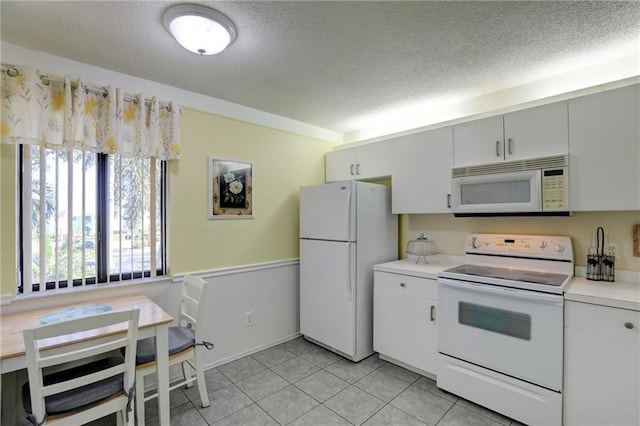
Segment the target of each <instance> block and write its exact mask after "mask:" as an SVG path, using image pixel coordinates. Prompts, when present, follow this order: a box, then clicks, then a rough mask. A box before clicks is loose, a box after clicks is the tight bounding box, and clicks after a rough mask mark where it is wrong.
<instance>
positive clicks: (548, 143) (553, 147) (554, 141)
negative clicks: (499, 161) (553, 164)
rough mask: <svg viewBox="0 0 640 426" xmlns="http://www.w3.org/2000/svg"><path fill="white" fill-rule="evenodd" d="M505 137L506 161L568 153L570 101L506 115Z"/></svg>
mask: <svg viewBox="0 0 640 426" xmlns="http://www.w3.org/2000/svg"><path fill="white" fill-rule="evenodd" d="M504 137H505V142H504V158H505V160H507V161H514V160H524V159H526V158H537V157H549V156H552V155H565V154H567V153H568V152H569V119H568V116H567V102H557V103H554V104H549V105H543V106H539V107H535V108H529V109H525V110H522V111H516V112H512V113H509V114H506V115H505V116H504Z"/></svg>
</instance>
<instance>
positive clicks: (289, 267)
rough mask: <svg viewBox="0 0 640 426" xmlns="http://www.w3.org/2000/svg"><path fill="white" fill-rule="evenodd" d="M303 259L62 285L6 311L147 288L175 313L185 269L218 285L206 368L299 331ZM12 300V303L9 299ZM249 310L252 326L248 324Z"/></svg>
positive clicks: (209, 312) (15, 303)
mask: <svg viewBox="0 0 640 426" xmlns="http://www.w3.org/2000/svg"><path fill="white" fill-rule="evenodd" d="M299 263H300V262H299V260H298V259H288V260H282V261H276V262H266V263H260V264H253V265H243V266H234V267H230V268H222V269H211V270H205V271H194V272H186V273H183V274H179V275H174V276H173V277H163V278H158V279H154V280H153V281H151V282H149V280H146V281H141V282H130V283H121V284H109V285H98V286H91V288H86V289H70V290H67V289H63V290H55V291H48V292H46V293H45V294H34V295H29V296H18V297H15V298H11V299H10V300H8V301H5V303H6V304H4V305H3V306H2V313H3V314H9V313H13V312H21V311H25V310H34V309H44V308H47V307H52V308H53V307H55V306H59V305H63V304H67V303H70V302H75V303H91V301H92V300H96V299H100V298H105V297H112V296H122V295H127V294H136V293H145V294H146V295H147V296H149V298H151V299H152V300H153V301H154V302H156V303H157V304H158V305H160V306H162V308H163V309H164V310H165V311H167V312H168V313H169V314H170V315H172V316H173V317H174V318H177V316H178V312H179V310H180V287H179V286H178V284H179V283H180V281H181V280H182V277H183V276H184V275H186V274H191V275H196V276H199V277H202V278H204V279H205V280H206V281H207V282H208V283H210V284H213V285H215V286H216V290H215V291H213V292H210V293H209V294H210V298H209V299H210V300H206V301H204V303H206V305H207V306H208V310H207V316H206V319H205V324H207V330H206V339H207V340H208V341H210V342H213V343H214V345H215V347H214V349H213V350H211V351H207V353H206V356H205V368H206V369H209V368H213V367H216V366H218V365H222V364H225V363H227V362H230V361H233V360H235V359H238V358H241V357H243V356H246V355H249V354H252V353H255V352H258V351H260V350H262V349H266V348H268V347H270V346H274V345H277V344H279V343H282V342H285V341H287V340H290V339H292V338H295V337H297V336H299V335H300V334H299V331H300V320H299V318H300V307H299V288H300V287H299V282H298V281H299V273H298V270H299ZM7 302H8V303H7ZM246 312H253V321H254V323H253V325H252V326H250V327H246V326H245V322H246V315H245V313H246Z"/></svg>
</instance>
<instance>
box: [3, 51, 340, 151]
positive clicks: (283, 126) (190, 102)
mask: <svg viewBox="0 0 640 426" xmlns="http://www.w3.org/2000/svg"><path fill="white" fill-rule="evenodd" d="M0 46H1V50H2V61H3V62H6V63H10V64H13V65H32V66H35V67H37V68H39V69H40V70H42V71H43V72H44V71H46V72H47V73H52V74H58V75H65V74H69V75H72V76H73V74H78V75H82V77H83V78H84V79H85V81H91V82H93V83H94V84H102V85H107V86H108V85H119V86H122V87H123V88H124V89H125V92H131V93H153V94H154V95H155V96H157V97H158V98H160V99H163V100H172V101H175V102H177V103H178V104H180V105H181V106H184V107H187V108H192V109H195V110H200V111H204V112H209V113H212V114H216V115H220V116H223V117H228V118H233V119H236V120H240V121H245V122H248V123H253V124H257V125H261V126H265V127H269V128H273V129H277V130H282V131H285V132H289V133H295V134H297V135H301V136H306V137H309V138H314V139H320V140H323V141H328V142H335V143H342V142H343V134H342V133H340V132H336V131H333V130H330V129H325V128H322V127H318V126H314V125H311V124H307V123H303V122H301V121H297V120H292V119H290V118H287V117H283V116H280V115H276V114H271V113H268V112H264V111H260V110H257V109H254V108H249V107H246V106H244V105H239V104H234V103H231V102H228V101H224V100H221V99H217V98H212V97H210V96H205V95H202V94H200V93H196V92H190V91H188V90H183V89H178V88H177V87H172V86H168V85H165V84H162V83H158V82H155V81H151V80H145V79H142V78H138V77H133V76H131V75H127V74H123V73H119V72H115V71H111V70H107V69H105V68H100V67H97V66H94V65H89V64H83V63H81V62H77V61H72V60H70V59H66V58H62V57H59V56H54V55H51V54H49V53H46V52H39V51H36V50H31V49H27V48H25V47H22V46H18V45H15V44H11V43H8V42H6V41H2V43H1V45H0Z"/></svg>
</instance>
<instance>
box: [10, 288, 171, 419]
mask: <svg viewBox="0 0 640 426" xmlns="http://www.w3.org/2000/svg"><path fill="white" fill-rule="evenodd" d="M93 304H104V305H109V306H111V307H112V310H113V311H120V310H129V309H131V308H140V319H139V322H138V327H139V330H138V338H139V339H144V338H147V337H152V336H155V337H156V355H157V356H156V359H157V365H158V412H159V414H160V424H161V425H169V355H168V354H169V342H168V339H169V337H168V328H169V324H170V323H171V322H172V321H173V318H172V317H171V316H170V315H169V314H167V313H166V312H165V311H164V310H162V308H161V307H159V306H158V305H156V304H155V303H154V302H153V301H152V300H151V299H149V298H148V297H147V296H146V295H144V294H136V295H128V296H120V297H112V298H107V299H99V300H92V301H88V302H83V303H71V304H67V305H62V306H55V307H50V308H46V309H39V310H36V311H27V312H19V313H15V314H7V315H2V316H0V331H1V339H0V372H1V373H2V374H4V373H11V372H15V371H17V370H21V369H26V368H27V360H26V356H25V349H24V340H23V336H22V331H23V330H25V329H27V328H33V327H37V326H39V325H42V323H41V319H42V317H43V316H44V315H46V314H47V313H50V312H53V311H57V310H60V309H64V308H70V307H78V306H84V305H93ZM119 332H126V329H125V328H124V327H121V329H120V330H118V329H115V328H109V329H107V330H105V333H109V334H112V333H119ZM101 335H104V334H101ZM101 335H96V334H86V335H85V336H82V335H81V334H80V333H78V336H79V338H80V340H83V339H84V340H86V341H87V344H88V345H90V344H92V342H91V340H92V339H95V338H99V337H100V336H101ZM55 344H64V342H63V341H62V342H57V343H54V344H52V346H54V345H55ZM3 381H4V382H5V385H6V386H7V389H15V392H13V395H5V397H4V398H2V397H1V394H0V399H2V424H6V425H10V424H14V423H15V420H16V419H17V418H19V415H16V414H17V412H20V413H21V412H22V405H21V403H20V401H19V397H18V387H17V386H16V383H15V374H8V375H7V376H6V378H5V379H3Z"/></svg>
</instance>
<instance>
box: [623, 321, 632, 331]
mask: <svg viewBox="0 0 640 426" xmlns="http://www.w3.org/2000/svg"><path fill="white" fill-rule="evenodd" d="M624 326H625V327H626V328H628V329H629V330H631V329H632V328H633V323H631V322H625V323H624Z"/></svg>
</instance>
